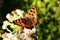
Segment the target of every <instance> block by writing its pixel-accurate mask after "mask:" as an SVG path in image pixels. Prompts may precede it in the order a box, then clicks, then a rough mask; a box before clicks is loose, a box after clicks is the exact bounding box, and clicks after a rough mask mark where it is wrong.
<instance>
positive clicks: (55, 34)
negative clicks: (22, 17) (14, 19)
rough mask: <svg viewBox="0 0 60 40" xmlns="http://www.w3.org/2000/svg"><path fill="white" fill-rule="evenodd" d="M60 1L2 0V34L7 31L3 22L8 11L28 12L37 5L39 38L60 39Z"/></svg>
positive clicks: (41, 39)
mask: <svg viewBox="0 0 60 40" xmlns="http://www.w3.org/2000/svg"><path fill="white" fill-rule="evenodd" d="M58 2H59V0H0V35H1V34H2V33H3V32H5V30H2V22H3V21H4V20H5V19H6V14H7V13H10V12H11V11H12V10H15V9H21V10H24V11H25V12H28V10H29V9H31V8H32V7H34V6H37V7H38V9H39V10H38V16H39V23H38V24H37V26H36V29H37V33H36V34H37V36H38V40H60V6H59V5H60V3H58ZM0 40H2V38H1V37H0Z"/></svg>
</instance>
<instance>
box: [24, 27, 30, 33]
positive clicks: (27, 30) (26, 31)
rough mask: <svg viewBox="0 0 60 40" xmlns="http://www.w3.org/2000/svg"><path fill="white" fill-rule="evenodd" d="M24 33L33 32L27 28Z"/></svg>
mask: <svg viewBox="0 0 60 40" xmlns="http://www.w3.org/2000/svg"><path fill="white" fill-rule="evenodd" d="M23 31H24V33H30V32H31V29H27V28H24V30H23Z"/></svg>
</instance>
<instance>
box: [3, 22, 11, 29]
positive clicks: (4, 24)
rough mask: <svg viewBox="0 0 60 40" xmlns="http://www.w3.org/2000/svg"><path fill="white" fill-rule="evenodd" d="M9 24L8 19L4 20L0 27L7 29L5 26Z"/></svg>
mask: <svg viewBox="0 0 60 40" xmlns="http://www.w3.org/2000/svg"><path fill="white" fill-rule="evenodd" d="M8 25H10V23H9V22H8V21H4V22H3V25H2V29H7V26H8Z"/></svg>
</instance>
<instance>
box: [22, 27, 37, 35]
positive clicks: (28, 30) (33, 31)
mask: <svg viewBox="0 0 60 40" xmlns="http://www.w3.org/2000/svg"><path fill="white" fill-rule="evenodd" d="M23 31H24V33H30V34H33V33H35V32H36V29H35V27H34V28H33V29H32V30H31V29H27V28H24V30H23Z"/></svg>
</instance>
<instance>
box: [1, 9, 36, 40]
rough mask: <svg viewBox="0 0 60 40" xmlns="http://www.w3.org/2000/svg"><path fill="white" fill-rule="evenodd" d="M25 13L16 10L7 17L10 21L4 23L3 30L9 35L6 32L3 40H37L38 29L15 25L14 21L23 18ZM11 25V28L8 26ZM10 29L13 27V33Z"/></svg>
mask: <svg viewBox="0 0 60 40" xmlns="http://www.w3.org/2000/svg"><path fill="white" fill-rule="evenodd" d="M23 13H24V11H22V10H19V9H16V10H14V11H12V12H11V14H10V13H8V14H7V15H6V18H7V19H8V21H7V20H5V21H4V22H3V25H2V29H6V30H7V31H8V32H9V33H7V32H5V33H4V34H2V38H3V40H36V38H37V36H36V34H35V33H36V28H35V27H34V28H32V29H27V28H25V27H24V28H22V27H21V26H18V25H15V24H14V23H13V21H14V20H17V19H20V18H23ZM8 25H9V26H8ZM8 27H11V28H12V29H13V31H10V30H9V29H8ZM22 31H23V32H22Z"/></svg>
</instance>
